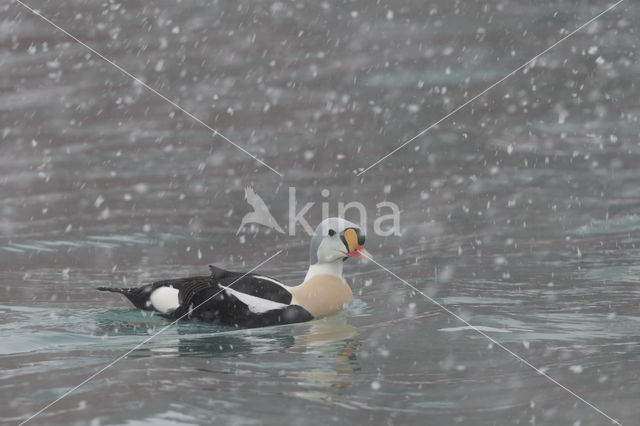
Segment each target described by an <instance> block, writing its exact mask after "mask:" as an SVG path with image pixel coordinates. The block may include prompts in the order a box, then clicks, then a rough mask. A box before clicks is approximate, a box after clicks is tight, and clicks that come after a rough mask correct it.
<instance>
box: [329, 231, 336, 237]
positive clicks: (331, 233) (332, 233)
mask: <svg viewBox="0 0 640 426" xmlns="http://www.w3.org/2000/svg"><path fill="white" fill-rule="evenodd" d="M334 235H336V231H334V230H333V229H329V236H330V237H333V236H334Z"/></svg>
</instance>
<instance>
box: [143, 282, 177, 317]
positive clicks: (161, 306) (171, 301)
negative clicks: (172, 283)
mask: <svg viewBox="0 0 640 426" xmlns="http://www.w3.org/2000/svg"><path fill="white" fill-rule="evenodd" d="M178 293H180V291H179V290H178V289H177V288H173V287H158V288H157V289H155V290H153V292H152V293H151V296H150V297H149V300H150V301H151V304H152V305H153V307H154V309H156V310H157V311H159V312H160V313H163V314H166V313H169V312H171V311H175V310H176V309H178V307H179V306H180V300H179V299H178Z"/></svg>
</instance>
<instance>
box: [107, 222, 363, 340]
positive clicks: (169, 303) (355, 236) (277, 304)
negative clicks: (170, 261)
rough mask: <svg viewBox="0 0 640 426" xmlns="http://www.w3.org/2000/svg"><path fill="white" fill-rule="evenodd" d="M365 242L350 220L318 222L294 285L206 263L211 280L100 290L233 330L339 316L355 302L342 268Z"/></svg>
mask: <svg viewBox="0 0 640 426" xmlns="http://www.w3.org/2000/svg"><path fill="white" fill-rule="evenodd" d="M364 240H365V234H364V232H363V231H362V230H361V229H360V227H359V226H357V225H355V224H353V223H351V222H349V221H346V220H344V219H341V218H329V219H326V220H324V221H322V223H320V225H318V227H317V228H316V230H315V232H314V234H313V237H312V238H311V245H310V248H309V255H310V265H309V270H308V271H307V275H306V276H305V278H304V281H303V282H302V284H300V285H297V286H294V287H290V286H287V285H285V284H283V283H281V282H280V281H278V280H275V279H273V278H269V277H265V276H264V275H259V274H253V273H250V274H244V273H242V272H231V271H227V270H224V269H221V268H218V267H216V266H213V265H209V269H210V270H211V275H209V276H199V277H190V278H179V279H171V280H165V281H158V282H154V283H152V284H147V285H145V286H142V287H138V288H112V287H99V288H98V290H100V291H111V292H116V293H122V294H123V295H125V296H126V297H127V298H128V299H129V300H130V301H131V302H132V303H133V304H134V306H135V307H136V308H139V309H144V310H147V311H155V312H157V313H158V314H160V315H161V316H163V317H165V318H167V319H169V320H177V319H198V320H202V321H213V322H217V323H220V324H224V325H229V326H235V327H264V326H269V325H279V324H292V323H297V322H304V321H309V320H312V319H314V318H318V317H321V316H324V315H329V314H332V313H334V312H337V311H339V310H341V309H342V308H343V307H344V306H345V305H347V304H349V303H350V302H351V301H352V300H353V294H352V293H351V289H350V288H349V284H347V282H346V281H345V280H344V278H343V276H342V266H343V262H344V261H345V260H347V259H349V258H350V257H362V256H365V257H368V256H369V254H368V253H367V252H366V251H365V249H364ZM243 275H244V276H243Z"/></svg>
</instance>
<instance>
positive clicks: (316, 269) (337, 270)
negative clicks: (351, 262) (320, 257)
mask: <svg viewBox="0 0 640 426" xmlns="http://www.w3.org/2000/svg"><path fill="white" fill-rule="evenodd" d="M343 263H344V262H343V261H342V259H338V260H336V261H334V262H331V263H316V264H313V265H309V270H308V271H307V275H306V276H305V277H304V280H305V281H307V280H308V279H309V278H311V277H313V276H315V275H320V274H327V275H335V276H336V277H338V278H340V279H341V280H342V281H344V278H343V277H342V267H343Z"/></svg>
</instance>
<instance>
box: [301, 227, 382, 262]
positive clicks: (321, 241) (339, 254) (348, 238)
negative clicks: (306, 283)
mask: <svg viewBox="0 0 640 426" xmlns="http://www.w3.org/2000/svg"><path fill="white" fill-rule="evenodd" d="M364 240H365V233H364V231H363V230H362V229H360V227H359V226H358V225H356V224H355V223H351V222H349V221H348V220H344V219H342V218H339V217H330V218H328V219H325V220H323V221H322V222H321V223H320V225H318V227H317V228H316V230H315V232H314V233H313V237H312V238H311V245H310V247H309V257H310V264H311V265H314V264H323V263H333V262H336V261H338V260H342V261H345V260H347V259H348V258H350V257H363V256H364V257H369V256H370V255H369V253H368V252H367V251H366V250H365V249H364Z"/></svg>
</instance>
